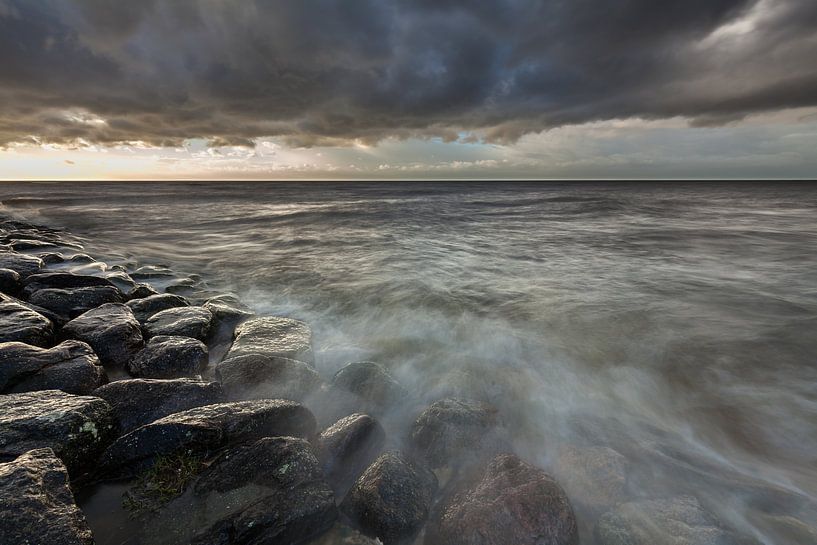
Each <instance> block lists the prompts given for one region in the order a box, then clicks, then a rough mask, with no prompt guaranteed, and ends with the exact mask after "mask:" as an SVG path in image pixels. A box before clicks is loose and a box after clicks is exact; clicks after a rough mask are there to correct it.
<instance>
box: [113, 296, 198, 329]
mask: <svg viewBox="0 0 817 545" xmlns="http://www.w3.org/2000/svg"><path fill="white" fill-rule="evenodd" d="M127 304H128V307H129V308H130V309H131V311H133V315H134V316H135V317H136V319H137V320H139V321H140V322H142V323H144V322H146V321H147V319H148V318H150V317H151V316H153V315H154V314H156V313H158V312H161V311H163V310H167V309H169V308H179V307H186V306H188V305H189V304H190V303H188V302H187V299H185V298H184V297H179V296H178V295H173V294H171V293H162V294H158V295H149V296H148V297H145V298H142V299H134V300H132V301H128V303H127Z"/></svg>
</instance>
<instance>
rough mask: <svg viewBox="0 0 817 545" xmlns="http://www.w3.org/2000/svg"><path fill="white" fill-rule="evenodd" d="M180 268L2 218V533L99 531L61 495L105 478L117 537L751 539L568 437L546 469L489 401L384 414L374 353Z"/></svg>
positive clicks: (531, 543) (452, 401)
mask: <svg viewBox="0 0 817 545" xmlns="http://www.w3.org/2000/svg"><path fill="white" fill-rule="evenodd" d="M172 274H173V273H172V271H169V270H167V269H165V268H161V267H136V266H134V267H129V266H127V265H120V264H114V265H110V266H109V265H107V264H105V263H101V262H99V261H97V260H96V259H95V258H94V257H92V256H89V255H87V254H85V253H83V246H82V244H81V241H80V240H78V239H76V238H75V237H72V236H71V235H70V234H68V233H65V232H62V231H59V230H54V229H49V228H45V227H40V226H36V225H31V224H27V223H24V222H19V221H11V220H6V221H2V222H0V543H2V544H3V545H16V544H28V545H35V544H43V545H46V544H48V545H75V544H82V545H89V544H92V543H94V537H93V534H92V531H91V528H90V527H89V524H88V521H87V520H86V517H85V515H84V514H83V512H82V510H81V509H80V508H79V507H77V503H76V501H75V498H74V494H77V495H79V494H80V493H82V492H83V491H84V490H89V489H92V488H93V487H95V486H99V485H100V484H104V483H112V482H116V483H121V484H123V485H124V486H125V490H126V492H125V494H124V495H123V496H122V498H121V502H122V505H120V506H112V507H111V508H112V511H113V510H114V507H116V508H117V509H121V508H124V509H126V510H127V511H128V513H129V516H130V517H131V518H132V521H134V526H133V527H135V528H136V529H137V530H136V532H135V535H129V536H128V540H127V541H125V543H131V544H137V543H138V544H145V545H161V544H166V545H171V544H187V543H190V544H200V545H216V544H218V545H227V544H236V545H239V544H241V545H243V544H259V545H260V544H300V543H315V544H325V545H329V544H338V543H348V544H353V543H358V544H367V543H368V544H374V543H382V544H385V545H400V544H410V543H424V544H426V545H478V544H479V545H543V544H544V545H577V544H578V543H579V542H580V533H581V542H582V543H598V544H599V545H625V544H626V545H660V544H663V543H676V542H678V543H680V542H683V543H688V544H690V545H697V544H700V545H708V544H711V545H716V544H717V545H730V544H741V543H746V544H749V543H755V541H754V540H753V539H752V538H750V537H748V536H743V535H739V534H737V533H736V532H734V531H733V530H731V529H729V528H728V527H726V526H725V525H724V524H723V523H722V522H721V521H718V520H717V519H715V517H714V516H712V515H711V514H710V513H709V512H708V511H707V510H706V509H705V507H703V506H702V505H701V504H700V503H699V502H698V501H697V500H696V499H695V498H693V497H690V496H679V497H676V498H662V499H645V498H639V497H635V496H634V494H633V493H632V491H631V490H630V489H629V488H628V471H629V468H628V461H627V459H626V458H625V457H624V456H622V454H620V453H618V452H616V451H615V450H613V449H611V448H609V447H606V446H594V445H565V446H564V448H562V449H560V455H559V458H558V460H557V461H556V463H555V467H556V468H558V469H559V471H558V473H559V475H565V476H568V477H567V478H565V479H563V480H562V479H560V481H559V482H557V480H556V479H555V478H554V477H553V476H551V475H550V474H549V473H548V472H546V471H545V470H544V469H542V468H539V467H536V466H535V465H533V464H531V463H529V462H528V461H525V460H523V459H522V458H520V457H519V456H517V455H516V454H514V453H513V447H512V444H511V442H510V441H509V440H508V439H507V434H506V433H505V432H504V429H505V428H506V426H507V423H505V422H504V419H503V415H502V414H499V412H498V411H497V410H496V409H495V408H494V407H492V406H491V405H489V404H487V403H485V402H483V401H481V400H469V399H460V398H445V399H440V400H437V401H435V402H434V403H432V404H430V405H428V406H424V407H420V408H419V410H418V411H417V414H416V415H415V416H416V418H415V419H414V420H413V421H412V422H411V423H410V425H408V426H407V427H406V429H391V427H390V426H387V425H385V421H384V420H383V419H382V418H381V415H382V414H383V413H384V412H385V411H386V410H387V408H388V407H389V406H393V405H395V404H401V403H404V402H406V403H408V402H407V401H405V400H407V399H409V398H410V397H411V395H412V394H411V392H408V391H407V390H406V389H405V388H404V387H403V386H402V385H401V384H400V383H399V382H398V381H397V380H396V379H395V378H394V377H393V376H392V375H391V374H390V373H389V371H388V369H387V368H386V367H385V366H383V365H381V364H379V363H375V362H353V363H349V364H348V365H346V366H344V367H343V368H341V369H340V370H338V371H337V373H336V374H335V375H334V376H333V377H324V376H321V374H320V373H318V371H317V370H316V366H315V356H314V352H313V348H312V346H313V344H312V343H313V339H312V336H313V334H312V330H311V329H310V327H309V325H308V324H306V323H304V322H302V321H299V320H297V319H293V318H289V317H276V316H258V315H256V314H255V313H254V312H253V311H252V309H251V308H249V307H248V306H246V305H244V304H243V303H242V302H241V301H239V300H238V299H237V298H235V297H234V296H231V295H226V294H212V293H206V294H205V293H204V292H201V291H197V289H196V282H195V279H192V280H191V279H187V280H186V281H182V282H178V283H175V284H168V282H167V279H168V278H169V277H172ZM157 280H161V282H159V281H157ZM318 404H320V405H321V406H320V407H318V406H317V405H318ZM327 407H329V408H328V409H327ZM316 414H318V415H319V416H320V418H317V417H316ZM670 536H675V537H676V538H677V539H678V541H667V539H668V538H669V537H670Z"/></svg>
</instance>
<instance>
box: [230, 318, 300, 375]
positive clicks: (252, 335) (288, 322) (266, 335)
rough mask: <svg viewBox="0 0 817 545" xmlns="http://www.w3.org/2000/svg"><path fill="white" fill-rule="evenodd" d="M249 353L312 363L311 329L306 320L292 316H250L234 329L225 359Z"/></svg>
mask: <svg viewBox="0 0 817 545" xmlns="http://www.w3.org/2000/svg"><path fill="white" fill-rule="evenodd" d="M248 354H260V355H262V356H267V357H270V358H274V357H279V358H289V359H291V360H297V361H302V362H304V363H307V364H308V365H310V366H311V365H314V361H315V360H314V357H313V355H312V330H311V329H310V328H309V326H308V325H306V323H304V322H301V321H299V320H293V319H292V318H277V317H271V316H265V317H258V318H250V319H249V320H247V321H246V322H244V323H242V324H241V325H240V326H238V328H237V329H236V332H235V340H234V341H233V346H232V347H231V348H230V351H229V352H228V353H227V356H226V358H225V359H230V358H235V357H237V356H245V355H248Z"/></svg>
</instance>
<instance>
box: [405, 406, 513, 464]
mask: <svg viewBox="0 0 817 545" xmlns="http://www.w3.org/2000/svg"><path fill="white" fill-rule="evenodd" d="M497 423H498V418H497V411H496V409H495V408H494V407H492V406H491V405H488V404H486V403H480V402H477V401H468V400H464V399H453V398H452V399H443V400H440V401H437V402H435V403H432V404H431V405H430V406H429V407H427V408H426V409H425V410H424V411H423V412H422V413H421V414H420V416H419V417H417V420H416V421H415V422H414V425H413V426H412V429H411V441H412V443H413V445H414V447H415V448H416V449H417V451H418V452H420V453H421V454H422V455H423V456H424V457H425V459H426V460H427V462H428V463H429V465H430V466H431V467H432V468H435V469H436V468H439V467H444V466H447V465H450V464H451V463H452V462H456V461H459V460H461V459H463V458H466V457H468V458H475V457H481V456H483V455H485V454H486V453H487V452H489V451H491V450H493V449H492V448H491V447H492V445H489V443H490V442H492V439H494V437H495V436H494V431H495V428H496V426H497ZM493 454H496V452H494V453H493Z"/></svg>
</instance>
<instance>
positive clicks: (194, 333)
mask: <svg viewBox="0 0 817 545" xmlns="http://www.w3.org/2000/svg"><path fill="white" fill-rule="evenodd" d="M212 322H213V314H212V313H211V312H210V311H209V310H207V309H206V308H203V307H179V308H170V309H167V310H163V311H161V312H157V313H156V314H154V315H153V316H151V317H150V318H148V319H147V320H146V321H145V333H146V334H147V336H148V337H157V336H159V335H174V336H182V337H191V338H193V339H198V340H200V341H203V340H206V339H207V338H208V337H209V335H210V327H211V324H212Z"/></svg>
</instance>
